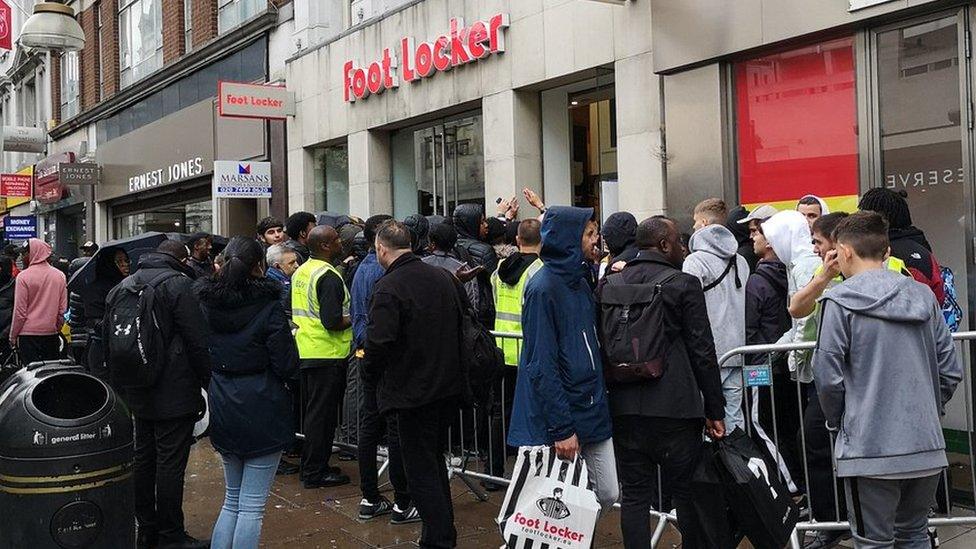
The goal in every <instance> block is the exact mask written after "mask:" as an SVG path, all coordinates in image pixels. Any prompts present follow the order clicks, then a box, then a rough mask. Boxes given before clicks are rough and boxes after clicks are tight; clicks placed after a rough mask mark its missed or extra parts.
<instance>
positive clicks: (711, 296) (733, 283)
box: [682, 225, 749, 432]
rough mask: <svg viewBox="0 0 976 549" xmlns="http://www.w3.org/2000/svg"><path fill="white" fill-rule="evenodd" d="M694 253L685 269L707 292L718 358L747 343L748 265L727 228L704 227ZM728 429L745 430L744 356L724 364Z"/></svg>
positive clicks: (693, 241) (694, 237)
mask: <svg viewBox="0 0 976 549" xmlns="http://www.w3.org/2000/svg"><path fill="white" fill-rule="evenodd" d="M688 247H689V249H690V250H691V254H690V255H688V257H687V258H685V262H684V265H683V267H682V270H683V271H684V272H686V273H688V274H690V275H694V276H696V277H698V280H700V281H701V284H702V287H703V288H704V289H705V308H706V309H707V310H708V322H709V324H711V326H712V334H713V335H714V337H715V354H716V355H717V356H716V358H721V357H722V355H724V354H725V353H727V352H729V351H731V350H732V349H735V348H736V347H741V346H743V345H745V344H746V279H747V278H749V263H748V262H746V260H745V258H743V257H742V256H740V255H739V254H738V253H736V252H737V251H738V249H739V242H738V241H737V240H736V239H735V235H733V234H732V232H731V231H729V230H728V229H727V228H725V226H724V225H708V226H706V227H702V228H701V229H698V231H696V232H695V234H694V235H692V237H691V242H690V243H689V244H688ZM722 393H723V394H724V395H725V428H726V432H730V431H732V430H733V429H735V428H736V427H741V428H743V429H745V422H744V418H743V414H742V357H741V356H736V357H733V358H732V359H730V360H729V361H728V362H726V363H725V364H723V365H722Z"/></svg>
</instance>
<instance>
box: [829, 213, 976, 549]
mask: <svg viewBox="0 0 976 549" xmlns="http://www.w3.org/2000/svg"><path fill="white" fill-rule="evenodd" d="M833 240H834V241H835V244H836V249H837V258H838V262H839V264H840V270H841V272H842V273H843V274H844V277H845V279H846V280H844V282H842V283H841V284H840V285H839V286H836V287H835V288H833V289H832V290H831V291H830V292H827V293H826V294H824V296H823V297H822V298H821V306H822V310H823V317H822V321H821V326H820V337H819V340H818V344H817V348H816V351H815V352H814V356H813V366H814V367H813V372H814V376H815V383H816V386H817V393H818V395H819V398H820V404H821V406H822V407H823V412H824V416H825V417H826V420H827V428H828V429H830V430H831V431H835V432H837V431H839V436H838V437H837V441H836V443H835V445H834V455H835V457H836V463H837V476H838V477H841V478H843V479H844V481H845V489H846V492H847V505H848V516H849V519H850V522H851V532H852V534H853V536H854V540H855V547H859V548H860V547H870V548H875V547H878V548H880V547H895V546H896V544H897V547H904V548H915V549H921V548H927V547H929V537H928V532H927V529H926V527H927V523H928V521H927V515H928V511H929V507H930V505H931V503H932V501H933V498H934V496H935V490H936V488H937V486H938V483H939V473H941V472H942V469H943V468H945V467H946V466H947V465H948V462H947V460H946V454H945V440H944V438H943V435H942V426H941V424H940V418H941V416H942V415H944V414H945V405H946V403H947V402H948V401H949V399H950V398H951V397H952V394H953V392H954V391H955V389H956V386H957V385H958V384H959V381H960V380H961V379H962V366H961V364H960V362H959V360H958V357H957V356H956V350H955V346H954V345H953V343H952V338H951V336H950V334H949V330H948V328H946V324H945V322H944V321H943V318H942V312H941V308H940V307H939V304H938V303H936V301H935V298H934V297H933V296H932V293H931V292H930V291H929V289H928V288H926V287H925V286H923V285H921V284H919V283H918V282H915V280H913V279H911V278H908V277H905V276H902V275H900V274H898V273H896V272H892V271H891V270H889V269H886V268H885V266H884V261H885V258H886V256H887V255H888V250H889V242H888V224H887V222H885V220H884V218H882V217H881V216H880V215H878V214H876V213H873V212H858V213H856V214H852V215H851V216H849V217H848V218H846V219H844V220H843V221H841V222H840V224H839V225H838V226H837V228H836V229H834V235H833ZM892 349H897V352H891V350H892ZM906 426H909V428H906Z"/></svg>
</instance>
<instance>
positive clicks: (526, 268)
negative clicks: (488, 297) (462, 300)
mask: <svg viewBox="0 0 976 549" xmlns="http://www.w3.org/2000/svg"><path fill="white" fill-rule="evenodd" d="M541 226H542V224H541V223H539V221H538V220H537V219H526V220H524V221H522V222H521V223H519V228H518V236H516V243H517V244H518V247H519V251H518V252H517V253H514V254H512V255H510V256H509V257H507V258H506V259H505V260H504V261H502V262H501V264H500V265H499V266H498V270H497V271H495V273H494V274H492V276H491V285H492V289H493V290H494V291H493V292H492V293H493V294H494V298H495V330H496V331H498V332H503V333H514V334H518V335H520V336H521V335H522V301H523V297H524V295H525V286H526V284H528V282H529V279H531V278H532V276H533V275H534V274H535V273H537V272H538V271H539V269H540V268H542V260H541V259H539V251H540V250H541V249H542V237H541V234H540V231H541ZM497 342H498V346H499V347H501V349H502V351H504V353H505V364H506V365H508V366H518V361H519V354H520V353H519V351H521V349H522V345H521V340H519V339H515V338H503V337H499V338H497Z"/></svg>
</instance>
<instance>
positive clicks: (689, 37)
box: [653, 0, 976, 427]
mask: <svg viewBox="0 0 976 549" xmlns="http://www.w3.org/2000/svg"><path fill="white" fill-rule="evenodd" d="M726 5H727V4H726V3H725V2H722V1H720V0H682V1H678V0H653V11H654V23H653V39H654V71H655V72H656V73H657V74H659V75H661V76H660V78H661V80H662V83H663V85H662V88H661V89H662V90H663V93H662V103H663V105H664V117H665V119H666V120H667V124H666V133H667V167H666V169H667V174H668V177H667V189H668V191H667V197H668V205H669V206H670V207H671V208H672V209H673V210H674V211H679V212H681V211H687V210H688V208H690V207H691V206H692V204H693V201H694V200H695V199H696V198H700V197H702V196H708V195H717V196H724V197H725V198H726V199H727V200H729V201H730V202H735V203H744V204H762V203H771V204H774V205H777V206H780V207H785V208H792V207H793V206H794V205H795V204H796V200H797V199H798V198H799V197H800V196H802V195H804V194H807V193H813V194H817V195H820V196H822V197H824V198H825V199H826V200H827V202H828V203H829V204H831V205H832V207H834V208H839V209H847V210H850V209H853V208H854V207H856V202H857V197H858V195H860V194H862V193H863V192H864V191H866V190H867V189H869V188H872V187H878V186H885V187H888V188H892V189H896V190H904V191H905V192H907V194H908V202H909V205H910V207H911V212H912V217H913V219H914V222H915V224H916V225H917V226H918V227H919V228H921V229H922V230H923V231H924V232H925V234H926V236H927V238H928V241H929V242H930V243H931V244H932V245H933V248H934V252H935V254H936V256H937V257H938V259H939V261H940V263H941V264H942V265H944V266H947V267H950V268H951V269H952V270H953V272H954V273H955V285H956V289H957V292H958V293H959V296H960V301H961V302H962V303H960V304H961V305H962V306H963V308H964V309H965V310H966V312H967V314H966V318H967V322H966V323H965V325H964V327H963V329H969V328H968V326H972V325H973V324H972V320H971V317H970V313H971V311H973V310H974V309H973V304H974V288H973V285H972V284H971V283H970V281H971V280H972V279H973V276H974V275H976V270H974V267H973V258H974V255H973V243H974V240H973V236H974V232H973V227H974V204H976V202H974V199H973V197H974V190H976V189H974V187H973V182H974V181H976V179H974V173H973V169H974V164H973V144H974V139H973V125H974V119H973V116H974V115H973V96H972V90H973V85H974V83H976V80H974V74H973V70H972V38H971V37H972V33H973V30H974V29H973V21H974V19H973V16H974V15H976V13H974V11H973V10H974V6H973V4H972V2H945V1H924V0H922V1H911V2H906V1H883V0H830V1H824V2H804V1H801V0H755V1H749V2H741V3H739V2H737V3H736V10H735V11H734V12H732V13H730V12H729V11H728V10H727V9H725V6H726ZM957 402H958V401H957ZM960 406H961V405H960ZM950 418H952V419H953V421H956V423H957V425H956V427H963V426H964V418H965V414H964V413H963V412H962V410H954V411H950Z"/></svg>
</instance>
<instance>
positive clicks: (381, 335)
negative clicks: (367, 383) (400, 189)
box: [363, 220, 464, 548]
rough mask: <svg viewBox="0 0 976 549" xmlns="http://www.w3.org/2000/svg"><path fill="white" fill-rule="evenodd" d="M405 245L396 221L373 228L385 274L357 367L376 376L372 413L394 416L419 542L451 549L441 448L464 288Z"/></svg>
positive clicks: (458, 373) (458, 387)
mask: <svg viewBox="0 0 976 549" xmlns="http://www.w3.org/2000/svg"><path fill="white" fill-rule="evenodd" d="M410 250H411V241H410V230H409V229H408V228H407V227H406V226H405V225H404V224H403V223H400V222H398V221H394V220H390V221H386V222H385V223H383V225H381V226H380V228H379V230H378V231H377V233H376V256H377V259H378V260H379V263H380V265H382V266H383V267H384V268H385V269H386V274H385V275H384V276H383V278H381V279H379V281H378V282H377V283H376V286H375V287H374V291H373V298H372V302H371V305H370V309H369V324H368V325H367V328H366V350H365V356H364V361H365V362H364V364H363V368H364V370H365V375H366V376H368V377H370V378H372V379H378V380H379V383H378V391H377V398H376V401H377V404H378V405H379V412H380V413H382V414H386V413H393V414H395V415H396V418H397V424H398V426H399V432H400V449H401V452H402V454H403V468H404V471H405V472H406V475H407V484H408V485H409V487H410V496H411V497H412V498H413V501H414V505H415V506H416V508H417V511H418V512H419V513H420V518H421V520H423V529H422V531H421V535H420V546H421V547H438V548H440V547H443V548H451V547H454V546H455V545H456V544H457V531H456V530H455V528H454V507H453V504H452V503H451V488H450V483H449V480H448V478H447V474H445V472H444V452H445V450H446V449H447V431H448V427H449V426H450V424H451V421H452V420H453V419H454V418H456V417H457V409H458V402H459V401H460V400H461V399H462V397H463V394H464V392H463V379H464V378H463V374H462V369H461V363H460V361H461V333H460V325H461V309H460V304H461V299H462V292H463V290H462V289H461V287H460V283H459V282H457V280H456V279H455V278H454V276H453V275H451V273H449V272H447V271H445V270H444V269H441V268H440V267H435V266H433V265H428V264H426V263H424V262H423V261H421V260H420V258H418V257H417V256H415V255H414V254H413V253H411V251H410Z"/></svg>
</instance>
